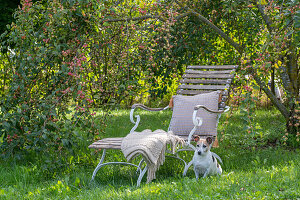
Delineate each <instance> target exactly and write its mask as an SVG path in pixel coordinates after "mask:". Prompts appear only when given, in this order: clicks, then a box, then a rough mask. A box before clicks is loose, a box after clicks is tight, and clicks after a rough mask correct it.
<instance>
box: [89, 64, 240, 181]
mask: <svg viewBox="0 0 300 200" xmlns="http://www.w3.org/2000/svg"><path fill="white" fill-rule="evenodd" d="M236 69H237V66H235V65H218V66H188V67H187V69H186V71H185V73H184V75H183V76H182V79H181V80H180V85H179V86H178V90H177V95H175V96H173V98H172V99H171V100H170V103H169V105H168V106H166V107H164V108H148V107H146V106H144V105H142V104H134V105H133V106H132V108H131V112H130V121H131V122H132V123H133V124H134V127H133V128H132V129H131V131H130V132H133V131H134V130H135V129H136V128H137V127H138V125H139V122H140V116H139V115H135V116H134V111H135V109H137V108H141V109H144V110H147V111H162V110H166V109H173V114H172V119H171V122H170V125H169V130H170V131H173V133H174V134H175V135H177V136H180V137H181V138H183V139H184V140H185V141H186V144H187V148H182V149H179V150H178V151H177V152H176V154H175V155H174V156H171V157H174V158H178V159H180V160H181V161H183V162H184V164H185V168H184V173H183V175H185V174H186V172H187V170H188V168H189V167H190V165H191V163H187V162H186V161H185V160H184V159H182V158H180V156H179V155H178V153H179V152H181V151H193V150H192V148H189V145H191V141H192V140H193V135H194V134H196V135H197V136H200V137H212V138H213V141H214V145H213V146H218V144H217V143H218V141H217V125H218V121H219V118H220V116H221V114H222V113H223V112H226V111H227V110H228V109H229V107H227V106H225V103H226V101H227V99H228V96H229V91H230V86H231V83H232V79H233V77H234V73H235V71H236ZM134 118H135V119H134ZM122 139H123V138H122V137H117V138H104V139H101V140H98V141H96V142H94V143H93V144H91V145H90V146H89V148H93V149H103V153H102V157H101V159H100V162H99V164H98V165H97V167H96V168H95V170H94V172H93V175H92V180H94V178H95V176H96V173H97V172H98V170H99V169H100V168H101V167H103V166H105V165H110V164H121V165H131V166H135V167H137V171H139V177H138V180H137V186H139V185H140V183H141V180H142V178H143V176H144V175H145V173H146V171H147V166H146V167H144V168H142V163H143V160H141V161H140V163H139V164H138V165H135V164H133V163H129V162H107V163H104V159H105V154H106V150H107V149H118V150H120V149H121V143H122Z"/></svg>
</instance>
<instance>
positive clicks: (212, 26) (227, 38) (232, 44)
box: [175, 1, 243, 55]
mask: <svg viewBox="0 0 300 200" xmlns="http://www.w3.org/2000/svg"><path fill="white" fill-rule="evenodd" d="M175 2H176V3H177V4H178V5H179V6H180V7H182V8H184V9H186V10H187V11H188V12H187V13H186V14H188V13H191V14H193V15H195V16H196V17H198V19H199V20H200V21H202V22H203V23H205V24H207V25H208V26H209V27H210V28H211V29H213V30H214V31H215V32H216V33H217V34H218V35H219V36H221V37H222V38H223V39H225V40H226V41H227V42H228V43H229V44H231V46H233V47H234V48H235V49H236V50H237V51H238V52H239V54H241V55H242V54H243V48H242V46H240V45H239V44H238V43H236V42H235V41H233V39H231V38H230V37H229V36H228V35H227V34H226V33H224V32H223V31H222V30H221V29H219V28H218V27H217V26H216V25H214V24H213V23H211V22H210V21H209V20H208V19H206V18H205V17H204V16H202V15H201V14H200V13H198V12H196V11H194V10H193V9H191V8H188V7H186V6H183V5H182V4H181V3H179V2H178V1H175Z"/></svg>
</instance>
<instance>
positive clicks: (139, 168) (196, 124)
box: [92, 104, 230, 186]
mask: <svg viewBox="0 0 300 200" xmlns="http://www.w3.org/2000/svg"><path fill="white" fill-rule="evenodd" d="M136 108H142V109H143V110H147V111H163V110H167V109H168V108H169V106H166V107H164V108H148V107H146V106H144V105H142V104H134V105H133V106H132V108H131V111H130V121H131V122H132V123H133V124H134V126H133V127H132V129H131V130H130V133H132V132H134V131H135V130H136V129H137V127H138V125H139V123H140V119H141V118H140V116H139V115H135V116H134V115H133V114H134V111H135V109H136ZM200 108H201V109H205V110H206V111H208V112H211V113H216V114H218V120H217V126H218V123H219V118H220V117H221V114H222V113H224V112H227V111H228V110H229V109H230V107H228V106H226V107H225V110H224V111H223V110H222V111H213V110H210V109H209V108H207V107H205V106H203V105H197V106H195V107H194V112H193V117H192V120H193V124H194V128H193V129H192V130H191V132H190V134H189V136H188V141H187V142H186V144H185V147H186V148H185V149H178V150H177V151H176V152H175V156H171V155H166V156H168V157H172V158H176V159H179V160H181V161H182V162H183V163H184V171H183V176H185V175H186V173H187V171H188V169H189V168H190V166H191V165H192V161H190V162H189V163H187V162H186V161H185V160H184V159H182V158H181V157H180V156H179V155H178V153H179V152H182V151H194V149H195V147H194V146H193V145H192V144H191V140H192V136H193V134H194V133H195V131H196V130H197V128H198V127H200V126H201V125H202V119H201V118H200V117H197V112H198V110H199V109H200ZM134 117H135V118H136V121H134ZM167 152H168V153H171V152H170V151H167ZM105 154H106V149H103V153H102V156H101V159H100V162H99V164H98V165H97V167H96V168H95V170H94V172H93V175H92V181H93V180H94V178H95V176H96V174H97V172H98V170H99V169H101V168H102V167H104V166H106V165H115V164H119V165H131V166H135V167H137V172H139V177H138V180H137V186H139V185H140V184H141V181H142V178H143V176H144V175H145V173H146V172H147V169H148V167H147V165H146V166H145V167H144V169H142V164H143V162H144V160H143V159H141V161H140V162H139V164H138V165H135V164H133V163H129V162H107V163H103V162H104V159H105ZM215 156H216V157H217V158H219V156H218V155H216V154H215ZM219 160H220V158H219ZM221 162H222V161H221Z"/></svg>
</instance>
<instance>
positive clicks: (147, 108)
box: [131, 103, 169, 111]
mask: <svg viewBox="0 0 300 200" xmlns="http://www.w3.org/2000/svg"><path fill="white" fill-rule="evenodd" d="M135 108H142V109H144V110H147V111H162V110H166V109H168V108H169V106H166V107H164V108H149V107H147V106H145V105H143V104H138V103H137V104H133V105H132V106H131V109H135Z"/></svg>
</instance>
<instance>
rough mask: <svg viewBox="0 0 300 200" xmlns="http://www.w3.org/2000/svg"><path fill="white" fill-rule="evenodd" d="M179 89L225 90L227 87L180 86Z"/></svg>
mask: <svg viewBox="0 0 300 200" xmlns="http://www.w3.org/2000/svg"><path fill="white" fill-rule="evenodd" d="M178 88H179V89H194V90H224V89H225V88H226V85H180V86H179V87H178Z"/></svg>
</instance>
